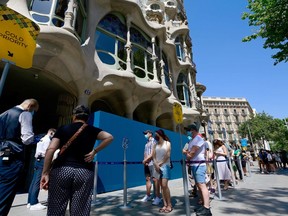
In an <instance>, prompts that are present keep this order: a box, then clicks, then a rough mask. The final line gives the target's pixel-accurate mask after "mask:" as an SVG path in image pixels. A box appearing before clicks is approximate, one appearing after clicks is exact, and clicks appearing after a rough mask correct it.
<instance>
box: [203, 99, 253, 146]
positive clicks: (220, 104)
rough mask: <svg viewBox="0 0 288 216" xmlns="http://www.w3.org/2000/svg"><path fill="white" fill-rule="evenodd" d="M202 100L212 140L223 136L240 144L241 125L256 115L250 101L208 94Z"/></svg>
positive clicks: (228, 140) (207, 127)
mask: <svg viewBox="0 0 288 216" xmlns="http://www.w3.org/2000/svg"><path fill="white" fill-rule="evenodd" d="M202 101H203V107H204V110H205V113H206V115H207V119H206V120H207V124H206V130H207V133H208V134H209V138H210V140H213V139H216V138H221V139H223V140H226V141H227V142H230V143H234V142H235V143H237V144H239V142H240V139H241V138H242V137H240V136H239V134H238V127H239V125H240V124H241V123H243V122H245V121H247V120H248V119H250V118H251V117H252V116H254V115H255V111H254V110H253V109H252V108H251V106H250V104H249V102H248V101H247V100H246V99H245V98H232V97H206V96H203V97H202Z"/></svg>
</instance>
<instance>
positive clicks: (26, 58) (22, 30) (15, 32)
mask: <svg viewBox="0 0 288 216" xmlns="http://www.w3.org/2000/svg"><path fill="white" fill-rule="evenodd" d="M39 32H40V28H39V26H38V25H37V24H36V23H35V22H33V21H32V20H30V19H28V18H27V17H25V16H23V15H22V14H19V13H18V12H16V11H14V10H12V9H11V8H8V7H6V6H4V5H0V59H5V60H7V61H9V62H12V63H14V64H15V65H17V66H19V67H22V68H30V67H32V62H33V55H34V51H35V48H36V38H37V36H38V34H39Z"/></svg>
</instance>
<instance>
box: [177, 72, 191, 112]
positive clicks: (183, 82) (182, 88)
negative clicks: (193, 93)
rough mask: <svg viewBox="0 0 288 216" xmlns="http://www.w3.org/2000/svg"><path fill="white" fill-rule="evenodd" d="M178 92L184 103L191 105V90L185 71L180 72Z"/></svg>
mask: <svg viewBox="0 0 288 216" xmlns="http://www.w3.org/2000/svg"><path fill="white" fill-rule="evenodd" d="M177 94H178V99H179V100H180V102H181V104H182V105H185V106H187V107H191V102H190V91H189V88H188V82H187V76H186V75H185V74H184V73H180V74H179V76H178V80H177Z"/></svg>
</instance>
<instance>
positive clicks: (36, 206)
mask: <svg viewBox="0 0 288 216" xmlns="http://www.w3.org/2000/svg"><path fill="white" fill-rule="evenodd" d="M46 208H47V207H46V206H44V205H42V204H41V203H37V204H35V205H31V206H30V210H31V211H38V210H44V209H46Z"/></svg>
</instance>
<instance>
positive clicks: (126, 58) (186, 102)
mask: <svg viewBox="0 0 288 216" xmlns="http://www.w3.org/2000/svg"><path fill="white" fill-rule="evenodd" d="M0 2H1V3H2V4H5V5H6V6H8V7H10V8H11V9H13V10H15V11H17V12H19V13H21V14H22V15H24V16H26V17H28V18H30V19H32V20H33V21H35V22H36V23H37V24H38V25H39V26H40V34H39V36H38V38H37V48H36V51H35V55H34V59H33V67H32V68H30V69H21V68H18V67H16V66H11V68H10V71H9V75H8V78H7V80H6V83H5V87H4V90H3V95H2V97H1V101H2V102H1V111H2V110H5V109H7V108H9V107H11V106H13V105H15V104H17V103H19V102H21V100H23V99H25V98H29V97H34V98H36V99H38V100H39V102H40V110H39V113H38V114H37V115H39V117H40V118H36V121H39V122H36V127H35V128H36V129H37V130H41V132H42V131H45V130H46V128H48V127H50V126H52V125H53V126H55V125H56V126H59V125H62V124H64V123H67V122H69V121H70V114H71V110H72V108H73V107H74V106H75V105H76V104H86V105H88V106H89V107H90V108H91V110H92V111H98V110H102V111H105V112H109V113H112V114H115V115H118V116H123V117H126V118H129V119H133V120H136V121H140V122H143V123H147V124H151V125H155V126H157V127H161V128H165V129H169V130H176V125H175V123H174V121H173V104H174V103H179V104H181V106H182V110H183V117H184V122H183V125H187V124H190V123H192V122H198V123H200V122H201V121H202V112H203V110H202V104H201V100H200V98H201V95H202V93H203V92H204V91H205V89H206V88H205V86H203V85H201V84H199V85H197V84H196V66H195V64H194V62H193V53H192V41H191V38H190V37H189V28H188V25H187V17H186V14H185V8H184V6H183V1H182V0H127V1H126V0H113V1H112V0H27V1H19V0H1V1H0ZM3 67H4V63H3V62H2V63H0V69H1V70H3ZM37 119H38V120H37ZM44 123H45V124H44Z"/></svg>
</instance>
